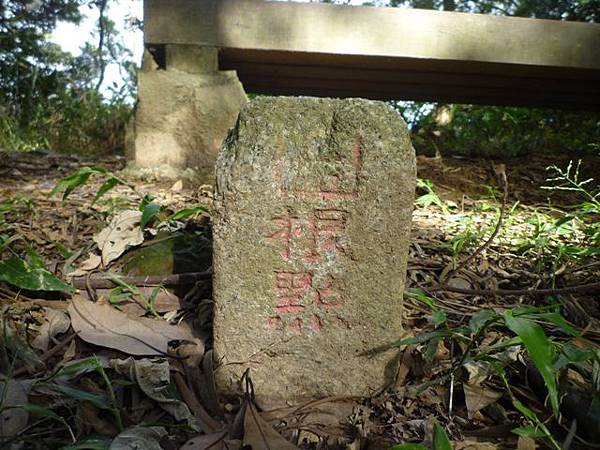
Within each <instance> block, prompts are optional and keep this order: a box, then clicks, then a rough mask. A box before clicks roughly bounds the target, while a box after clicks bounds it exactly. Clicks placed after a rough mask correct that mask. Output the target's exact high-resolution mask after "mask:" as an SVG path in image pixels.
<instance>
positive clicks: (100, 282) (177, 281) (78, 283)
mask: <svg viewBox="0 0 600 450" xmlns="http://www.w3.org/2000/svg"><path fill="white" fill-rule="evenodd" d="M211 278H212V272H211V271H206V272H190V273H179V274H173V275H164V276H163V275H158V276H135V277H131V276H120V275H119V276H118V279H119V280H121V281H123V282H124V283H127V284H130V285H132V286H158V285H162V286H174V285H186V284H195V283H196V282H198V281H200V280H209V279H211ZM71 283H72V285H73V287H75V288H76V289H86V288H87V287H89V288H93V289H111V288H114V287H117V286H119V283H118V282H116V281H115V280H114V279H113V278H108V277H105V276H99V277H76V278H73V280H72V282H71Z"/></svg>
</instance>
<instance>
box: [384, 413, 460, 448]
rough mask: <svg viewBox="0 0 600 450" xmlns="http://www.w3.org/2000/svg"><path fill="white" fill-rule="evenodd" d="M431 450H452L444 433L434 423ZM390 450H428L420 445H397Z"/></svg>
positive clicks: (439, 426) (438, 425) (436, 423)
mask: <svg viewBox="0 0 600 450" xmlns="http://www.w3.org/2000/svg"><path fill="white" fill-rule="evenodd" d="M431 448H432V450H452V443H451V442H450V439H448V435H447V434H446V431H445V430H444V429H443V428H442V426H441V425H440V424H439V423H438V422H437V420H436V421H434V423H433V442H432V447H431ZM390 450H428V449H427V447H425V446H424V445H421V444H399V445H395V446H393V447H392V448H391V449H390Z"/></svg>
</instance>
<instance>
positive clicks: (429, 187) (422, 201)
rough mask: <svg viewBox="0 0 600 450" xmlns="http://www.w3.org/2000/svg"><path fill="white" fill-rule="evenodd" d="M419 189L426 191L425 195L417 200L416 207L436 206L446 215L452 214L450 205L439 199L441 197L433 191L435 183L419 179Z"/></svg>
mask: <svg viewBox="0 0 600 450" xmlns="http://www.w3.org/2000/svg"><path fill="white" fill-rule="evenodd" d="M417 189H420V190H422V191H424V192H425V193H424V194H423V195H421V196H419V197H417V199H416V200H415V205H417V206H421V207H425V208H427V207H428V206H431V205H435V206H437V207H438V208H440V209H441V210H442V212H443V213H444V214H450V209H449V208H448V205H446V203H445V202H444V201H443V200H442V199H441V198H440V197H439V195H438V194H437V193H436V192H435V191H434V190H433V183H432V182H431V181H429V180H422V179H421V178H417Z"/></svg>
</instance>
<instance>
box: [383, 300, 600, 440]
mask: <svg viewBox="0 0 600 450" xmlns="http://www.w3.org/2000/svg"><path fill="white" fill-rule="evenodd" d="M405 297H406V298H409V299H412V300H414V301H417V302H419V303H422V304H425V305H426V306H428V307H429V308H430V309H431V311H432V316H431V317H432V320H430V322H431V324H432V325H433V327H434V329H433V330H432V331H428V332H423V333H420V334H418V335H416V336H414V337H409V338H405V339H401V340H399V341H397V342H395V343H393V346H394V347H402V346H405V345H409V344H425V345H426V348H425V350H424V353H425V360H427V353H428V352H429V349H430V346H431V345H432V343H434V345H435V347H437V343H438V342H439V341H440V340H446V341H455V342H456V343H457V344H458V345H456V346H454V348H460V349H461V350H462V354H461V355H460V356H458V357H456V359H455V360H454V361H453V362H452V365H451V367H450V368H449V369H448V371H447V372H446V373H444V372H442V373H440V374H438V378H437V381H436V380H434V381H432V382H428V383H427V385H431V384H435V383H437V382H445V381H448V380H450V381H451V382H453V380H455V378H456V377H458V376H460V373H461V369H462V368H463V367H464V366H465V365H466V364H469V363H474V362H477V363H478V364H485V365H486V366H488V367H489V368H490V372H495V373H496V374H497V375H498V376H499V377H500V378H501V380H502V381H503V382H504V383H505V385H506V387H507V392H508V393H509V396H510V399H511V401H512V403H513V406H514V407H515V408H516V409H517V410H518V411H519V412H520V413H521V414H522V415H523V417H524V419H525V420H526V421H527V422H529V425H527V426H526V427H525V428H522V427H521V428H518V429H516V430H515V433H517V434H521V435H524V434H525V433H527V435H528V436H531V437H544V438H546V439H548V440H549V441H550V443H551V444H552V445H553V446H554V447H555V448H557V449H559V448H560V446H558V444H557V443H556V441H555V439H554V438H553V437H552V435H551V434H550V432H549V430H548V428H547V427H546V426H545V425H544V423H542V421H540V420H539V419H538V417H537V416H536V415H535V414H534V413H533V412H532V411H531V410H529V409H528V408H527V407H526V406H524V405H523V404H522V403H521V402H520V401H519V400H518V399H517V398H516V397H515V396H514V395H513V393H512V391H510V386H509V385H508V382H507V381H506V375H505V368H504V366H505V365H506V361H505V355H506V350H507V349H508V348H511V347H517V348H519V349H522V350H523V351H524V352H525V353H526V354H527V355H528V357H529V359H530V360H531V361H532V363H533V364H534V365H535V367H536V369H537V370H538V372H539V374H540V376H541V377H542V379H543V380H544V383H545V386H546V388H547V392H548V400H549V405H550V409H551V413H552V415H553V417H554V418H558V417H559V415H560V412H559V406H560V396H561V392H560V390H559V383H558V379H559V376H560V374H561V372H562V371H563V369H565V368H566V367H567V366H575V367H577V369H578V371H580V372H581V373H587V374H588V377H589V378H590V379H592V378H593V372H594V369H593V368H592V366H593V367H596V366H598V364H600V352H599V351H598V350H596V349H593V348H587V349H581V348H578V347H575V346H574V345H573V344H571V342H570V341H571V340H572V339H573V338H577V337H578V336H579V334H578V333H577V331H576V330H575V329H574V328H573V327H571V326H570V325H569V324H568V323H567V321H566V320H565V319H564V318H563V316H562V315H561V314H560V312H559V310H558V309H557V307H556V306H545V307H532V306H523V307H517V308H512V309H505V310H497V309H482V310H480V311H479V312H477V313H476V314H474V315H473V316H472V317H471V319H470V320H469V322H468V324H467V325H463V326H457V327H451V326H450V325H449V323H448V321H447V316H446V314H445V313H444V312H443V309H442V308H441V307H440V306H439V305H438V304H437V303H436V301H435V300H434V299H432V298H430V297H428V296H427V295H426V294H425V293H424V292H423V291H421V290H418V289H414V290H409V291H408V292H407V293H406V294H405ZM545 329H547V330H550V331H551V333H552V334H551V335H550V337H549V336H548V334H547V332H546V331H545ZM490 331H501V332H503V333H508V334H509V335H512V337H510V338H508V339H504V340H502V341H499V342H497V343H495V344H493V345H486V346H483V347H481V346H480V344H481V343H482V341H483V340H484V338H485V336H486V335H487V334H488V333H489V332H490ZM553 336H559V337H558V338H557V337H553ZM534 430H535V432H534Z"/></svg>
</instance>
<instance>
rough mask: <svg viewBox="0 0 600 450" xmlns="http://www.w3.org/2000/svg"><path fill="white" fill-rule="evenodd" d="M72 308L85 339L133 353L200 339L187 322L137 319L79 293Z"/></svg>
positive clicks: (157, 352)
mask: <svg viewBox="0 0 600 450" xmlns="http://www.w3.org/2000/svg"><path fill="white" fill-rule="evenodd" d="M68 312H69V315H70V316H71V322H72V325H73V329H74V330H75V332H77V333H78V335H79V337H80V338H81V339H83V340H84V341H86V342H89V343H91V344H95V345H100V346H102V347H109V348H114V349H117V350H120V351H122V352H124V353H127V354H130V355H166V354H167V351H168V342H169V341H172V340H181V341H190V342H197V340H195V339H194V336H193V335H192V334H191V332H190V331H189V330H188V329H186V328H185V327H183V326H175V325H169V324H168V323H166V322H164V321H160V320H155V319H147V318H139V319H133V318H131V317H129V316H128V315H127V314H125V313H123V312H121V311H118V310H116V309H115V308H113V307H112V306H110V305H107V304H101V303H93V302H90V301H88V300H86V299H84V298H83V297H81V296H78V295H75V296H74V297H73V299H72V300H71V302H70V304H69V309H68ZM198 345H200V344H198Z"/></svg>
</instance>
